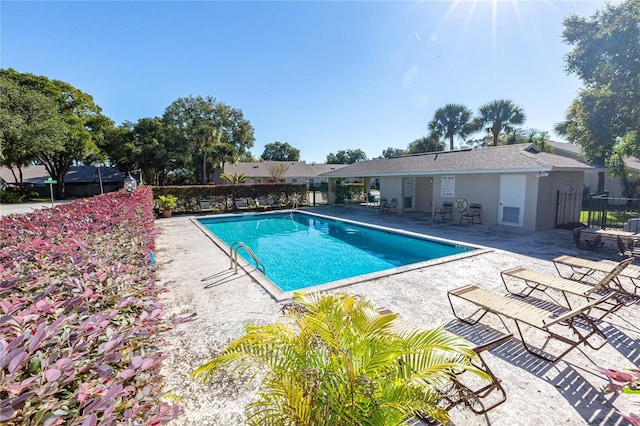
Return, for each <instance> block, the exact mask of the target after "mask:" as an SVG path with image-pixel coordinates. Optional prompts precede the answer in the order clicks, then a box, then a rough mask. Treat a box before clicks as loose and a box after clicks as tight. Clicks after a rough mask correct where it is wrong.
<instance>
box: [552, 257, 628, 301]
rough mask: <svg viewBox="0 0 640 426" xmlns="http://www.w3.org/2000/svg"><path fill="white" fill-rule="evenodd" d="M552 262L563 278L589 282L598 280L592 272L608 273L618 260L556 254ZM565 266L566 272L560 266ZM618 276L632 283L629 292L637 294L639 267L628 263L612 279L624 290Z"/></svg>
mask: <svg viewBox="0 0 640 426" xmlns="http://www.w3.org/2000/svg"><path fill="white" fill-rule="evenodd" d="M553 264H554V266H555V267H556V270H557V271H558V275H560V276H561V277H563V278H569V279H572V280H578V281H584V282H589V280H591V281H596V282H597V281H598V280H597V279H596V278H594V276H593V275H594V274H596V273H604V274H608V273H609V272H611V271H613V269H614V268H615V266H616V265H617V264H618V262H612V261H609V260H600V261H596V260H589V259H583V258H581V257H575V256H567V255H564V256H558V257H556V258H555V259H553ZM560 265H562V266H566V267H567V268H568V269H569V271H570V272H568V273H567V268H562V267H560ZM620 277H624V278H627V279H628V281H629V282H630V283H631V284H632V285H633V287H634V289H633V290H632V291H631V292H630V293H633V294H634V295H637V293H638V290H639V289H640V269H639V268H638V267H637V266H635V265H628V266H627V267H626V268H624V269H623V270H622V272H620V274H619V275H618V276H617V277H615V278H614V279H613V281H614V283H615V284H616V285H617V286H618V288H619V289H620V290H623V291H626V289H625V288H624V286H623V284H622V283H621V280H620Z"/></svg>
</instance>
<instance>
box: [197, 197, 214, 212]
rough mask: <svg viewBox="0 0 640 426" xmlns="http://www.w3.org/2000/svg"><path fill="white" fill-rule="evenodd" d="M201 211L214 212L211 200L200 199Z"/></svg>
mask: <svg viewBox="0 0 640 426" xmlns="http://www.w3.org/2000/svg"><path fill="white" fill-rule="evenodd" d="M200 213H213V209H212V208H211V204H209V200H200Z"/></svg>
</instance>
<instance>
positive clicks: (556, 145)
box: [547, 141, 640, 173]
mask: <svg viewBox="0 0 640 426" xmlns="http://www.w3.org/2000/svg"><path fill="white" fill-rule="evenodd" d="M547 143H548V144H549V146H550V147H552V148H553V149H554V151H555V153H557V154H558V155H565V154H563V152H564V153H568V154H569V155H572V156H573V157H574V158H579V159H580V160H584V155H582V147H581V146H580V145H576V144H572V143H564V142H553V141H549V142H547ZM624 164H625V165H626V166H627V168H628V169H630V170H631V171H632V172H635V173H640V159H638V158H636V157H631V156H629V157H626V158H625V159H624ZM594 167H596V168H599V169H603V168H605V167H603V166H600V167H598V166H597V165H595V166H594Z"/></svg>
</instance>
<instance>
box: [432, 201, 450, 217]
mask: <svg viewBox="0 0 640 426" xmlns="http://www.w3.org/2000/svg"><path fill="white" fill-rule="evenodd" d="M447 216H449V220H453V203H452V202H451V201H445V202H444V203H442V207H436V211H435V212H433V219H434V220H435V218H436V217H439V218H440V219H442V221H443V222H444V221H445V220H447Z"/></svg>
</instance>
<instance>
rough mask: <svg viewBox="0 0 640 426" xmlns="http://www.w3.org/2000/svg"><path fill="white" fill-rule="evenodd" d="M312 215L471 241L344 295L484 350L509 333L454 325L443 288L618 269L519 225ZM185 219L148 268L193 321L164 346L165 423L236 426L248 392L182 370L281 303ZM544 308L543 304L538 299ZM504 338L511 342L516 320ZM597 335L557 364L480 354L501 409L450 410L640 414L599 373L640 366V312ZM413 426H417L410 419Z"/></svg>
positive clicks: (520, 420)
mask: <svg viewBox="0 0 640 426" xmlns="http://www.w3.org/2000/svg"><path fill="white" fill-rule="evenodd" d="M310 211H314V212H316V213H320V214H327V215H331V216H339V217H345V218H349V219H353V220H358V221H362V222H367V223H375V224H381V225H384V226H388V227H391V228H398V229H405V230H409V231H412V232H419V233H423V234H426V235H431V236H436V237H441V238H447V239H451V240H455V241H460V242H466V243H471V244H477V245H480V246H483V247H485V248H487V249H488V250H487V251H485V252H484V253H483V254H480V255H478V256H472V257H467V258H464V259H460V260H456V261H452V262H446V263H440V264H437V265H433V266H429V267H426V268H422V269H418V270H412V271H407V272H403V273H399V274H395V275H392V276H387V277H382V278H378V279H374V280H371V281H367V282H362V283H358V284H354V285H351V286H349V287H344V288H342V289H340V291H347V292H350V293H354V294H359V295H364V296H366V297H367V298H369V299H371V300H372V301H373V302H374V303H375V304H376V306H381V307H386V308H388V309H390V310H392V311H394V312H398V313H399V314H400V315H401V316H402V318H403V319H404V320H406V321H408V322H409V323H412V324H413V325H415V326H417V327H424V328H431V327H435V326H439V325H444V326H445V328H446V329H447V330H449V331H450V332H452V333H456V334H459V335H462V336H465V337H466V338H467V339H469V340H470V341H471V342H472V343H473V344H480V343H482V342H485V341H487V340H489V339H491V338H492V337H495V336H497V335H500V334H501V333H505V332H507V331H506V330H505V328H504V325H503V324H502V323H500V322H499V321H497V320H496V319H495V318H494V319H491V318H489V317H488V316H487V317H486V320H485V319H483V321H482V323H483V324H484V325H478V326H474V327H471V326H468V325H465V324H463V323H461V322H459V321H457V320H456V319H455V317H454V316H453V314H452V312H451V307H450V305H449V302H448V299H447V291H448V290H450V289H453V288H457V287H460V286H462V285H465V284H470V283H475V284H477V285H479V286H481V287H484V288H487V289H491V290H495V291H496V292H499V293H503V294H504V293H505V291H504V286H503V284H502V281H501V279H500V271H502V270H505V269H508V268H512V267H515V266H526V267H528V268H533V269H536V270H539V271H545V272H548V273H552V274H557V272H556V270H555V268H554V265H553V263H552V259H553V258H555V257H557V256H559V255H563V254H568V255H574V256H581V257H586V258H591V259H594V260H600V259H603V258H607V259H612V260H619V256H618V255H617V253H616V251H615V250H614V248H613V247H604V248H603V249H602V250H600V251H595V252H589V251H583V250H578V249H577V248H576V247H575V245H574V243H573V241H572V238H571V234H570V231H567V230H561V229H554V230H550V231H544V232H528V231H525V230H522V229H519V228H508V227H498V226H487V225H475V226H470V225H468V224H458V223H452V222H447V223H440V222H433V221H432V220H431V218H427V217H424V216H422V215H420V214H402V215H384V216H381V215H379V214H374V213H373V212H372V210H371V209H368V208H366V207H361V206H357V205H353V206H340V207H335V206H318V207H315V208H312V209H310ZM193 219H194V218H193V217H192V216H177V217H173V218H171V219H160V220H158V221H157V222H156V224H157V227H158V228H159V229H160V231H161V235H160V236H159V238H158V242H157V252H156V259H157V261H158V265H159V279H160V280H161V282H162V284H163V285H165V286H166V287H167V289H168V292H167V293H165V296H164V297H165V300H164V303H165V307H166V309H167V311H168V313H169V315H171V314H173V313H175V314H177V315H184V316H186V315H191V314H196V319H195V320H194V321H191V322H187V323H184V324H180V325H178V326H177V327H176V328H175V330H174V331H173V332H172V333H171V335H170V336H169V339H168V342H167V343H168V345H169V347H168V352H169V354H170V355H171V357H170V358H169V359H167V360H166V361H165V366H164V368H163V371H162V373H163V374H164V376H165V378H166V386H165V391H166V392H170V393H173V394H175V395H178V396H179V397H180V398H182V401H183V402H184V403H185V405H186V408H185V412H184V414H183V415H182V416H181V417H180V418H178V419H177V420H175V421H174V422H172V425H212V426H213V425H219V426H228V425H239V424H243V422H244V419H245V416H244V405H245V404H246V403H247V402H248V401H250V400H251V398H252V395H254V394H255V391H256V389H251V388H249V389H248V388H247V387H245V386H244V385H243V384H241V383H235V382H233V381H231V380H230V379H229V378H228V377H226V376H224V375H222V376H217V377H216V378H215V379H214V380H213V381H211V382H210V383H208V384H202V383H197V382H194V381H193V380H191V379H190V377H189V375H190V373H191V372H192V371H193V370H194V369H195V368H197V367H198V366H200V365H201V364H203V363H204V362H206V361H207V360H209V359H211V358H213V357H215V356H216V355H218V354H219V353H220V352H221V350H222V349H223V348H224V346H225V345H226V344H228V343H230V342H231V341H233V340H234V339H236V338H238V337H240V336H241V335H243V333H244V331H243V327H244V326H245V325H247V324H264V323H269V322H274V321H277V320H278V318H279V317H280V316H281V311H280V309H281V306H282V303H278V302H276V301H275V300H274V299H273V298H272V297H271V296H270V294H269V293H267V292H266V291H265V290H264V288H263V287H262V286H260V285H259V284H258V283H257V282H256V281H255V280H254V279H252V277H251V276H250V275H248V274H247V273H245V272H243V271H242V272H239V273H238V274H237V275H235V274H234V273H233V270H230V269H229V257H228V254H227V253H226V252H225V251H223V250H221V249H220V248H219V247H218V246H216V245H215V244H214V243H213V242H212V240H211V239H210V238H209V237H208V236H207V235H205V233H203V231H202V230H201V229H200V228H199V227H198V226H196V225H195V224H194V223H193V222H192V220H193ZM541 303H545V302H541ZM506 325H507V326H508V327H509V331H511V332H513V333H514V334H515V335H516V336H517V334H516V333H517V332H516V330H515V327H514V326H513V323H512V322H509V321H507V322H506ZM600 326H601V327H602V329H603V331H604V332H605V334H606V335H607V338H608V343H607V344H606V345H605V346H604V347H603V348H602V349H600V350H598V351H594V350H592V349H590V348H588V347H584V348H583V347H579V348H577V349H575V350H573V351H572V352H570V353H569V354H568V355H567V356H566V357H564V358H563V359H562V360H560V361H558V362H557V363H553V364H552V363H549V362H545V361H542V360H540V359H539V358H537V357H534V356H533V355H531V354H530V353H529V352H527V351H525V350H524V349H523V346H522V344H521V342H520V340H519V339H518V338H514V339H512V340H511V341H509V342H508V343H506V344H504V345H502V346H499V347H498V348H495V349H493V350H491V351H489V352H488V353H486V354H485V359H486V361H487V363H488V364H489V365H490V366H491V368H492V370H493V371H494V373H495V374H496V376H498V377H499V378H500V379H501V380H502V384H503V386H504V388H505V390H506V392H507V395H508V396H507V401H506V402H505V403H504V404H502V405H500V406H498V407H497V408H495V409H494V410H492V411H490V412H489V413H488V414H486V415H482V416H476V415H474V414H473V413H471V412H470V411H469V410H468V409H465V408H464V407H460V408H454V409H452V410H451V416H452V419H453V421H454V424H456V425H461V426H462V425H465V426H466V425H472V426H473V425H479V426H480V425H533V424H535V425H549V426H551V425H562V424H564V425H625V424H628V422H627V421H626V420H624V419H623V418H622V417H621V415H620V411H621V412H623V413H628V412H630V411H631V412H633V411H636V412H638V411H640V409H639V408H638V406H637V403H638V402H640V398H638V397H637V396H635V397H634V396H629V395H619V396H617V395H612V394H605V393H603V392H602V389H603V387H604V386H605V385H606V383H607V381H606V380H605V379H604V378H603V376H602V375H601V374H599V373H598V372H597V370H596V367H598V366H600V367H610V368H632V367H637V366H638V365H639V364H640V362H639V361H640V343H639V341H638V338H639V336H640V310H639V309H638V306H637V304H636V305H632V306H631V307H625V308H623V309H621V310H620V311H618V312H617V313H616V314H613V315H610V316H608V317H606V318H605V320H604V321H602V322H601V324H600ZM416 423H418V422H417V421H416Z"/></svg>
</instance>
